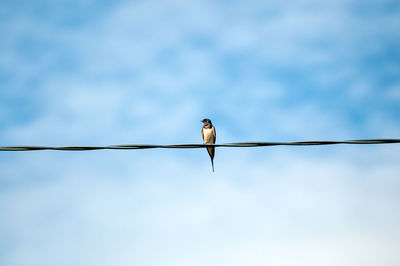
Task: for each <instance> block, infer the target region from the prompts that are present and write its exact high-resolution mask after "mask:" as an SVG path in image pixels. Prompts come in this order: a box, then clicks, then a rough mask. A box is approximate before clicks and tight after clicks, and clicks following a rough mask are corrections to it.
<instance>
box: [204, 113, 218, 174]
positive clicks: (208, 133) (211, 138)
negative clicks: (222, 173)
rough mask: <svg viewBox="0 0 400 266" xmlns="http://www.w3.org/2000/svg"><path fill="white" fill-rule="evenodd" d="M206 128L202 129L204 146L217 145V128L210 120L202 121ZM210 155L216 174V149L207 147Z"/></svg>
mask: <svg viewBox="0 0 400 266" xmlns="http://www.w3.org/2000/svg"><path fill="white" fill-rule="evenodd" d="M201 122H203V124H204V126H203V128H202V129H201V137H202V138H203V141H204V142H203V144H215V140H216V139H217V135H216V134H215V127H214V126H213V124H212V123H211V120H210V119H207V118H205V119H203V120H201ZM206 149H207V152H208V155H210V158H211V166H212V170H213V172H214V155H215V147H206Z"/></svg>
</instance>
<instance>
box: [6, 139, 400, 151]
mask: <svg viewBox="0 0 400 266" xmlns="http://www.w3.org/2000/svg"><path fill="white" fill-rule="evenodd" d="M392 143H400V139H361V140H343V141H331V140H313V141H294V142H236V143H226V144H171V145H151V144H131V145H111V146H59V147H48V146H3V147H0V151H38V150H58V151H89V150H136V149H196V148H205V147H212V146H213V147H230V148H233V147H236V148H238V147H264V146H313V145H333V144H392Z"/></svg>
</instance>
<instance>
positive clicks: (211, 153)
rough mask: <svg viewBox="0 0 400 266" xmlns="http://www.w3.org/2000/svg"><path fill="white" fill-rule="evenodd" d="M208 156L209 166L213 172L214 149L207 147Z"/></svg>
mask: <svg viewBox="0 0 400 266" xmlns="http://www.w3.org/2000/svg"><path fill="white" fill-rule="evenodd" d="M207 151H208V155H210V159H211V166H212V170H213V172H214V155H215V148H214V147H207Z"/></svg>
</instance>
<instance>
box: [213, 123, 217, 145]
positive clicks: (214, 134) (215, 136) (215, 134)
mask: <svg viewBox="0 0 400 266" xmlns="http://www.w3.org/2000/svg"><path fill="white" fill-rule="evenodd" d="M212 133H213V136H214V142H213V144H215V141H216V140H217V133H216V132H215V127H212Z"/></svg>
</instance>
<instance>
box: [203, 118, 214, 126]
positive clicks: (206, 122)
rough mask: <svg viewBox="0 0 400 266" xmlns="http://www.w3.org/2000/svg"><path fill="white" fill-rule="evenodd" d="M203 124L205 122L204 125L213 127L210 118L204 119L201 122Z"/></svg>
mask: <svg viewBox="0 0 400 266" xmlns="http://www.w3.org/2000/svg"><path fill="white" fill-rule="evenodd" d="M201 122H203V124H204V125H207V124H208V125H212V123H211V120H210V119H208V118H204V119H203V120H201Z"/></svg>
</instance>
